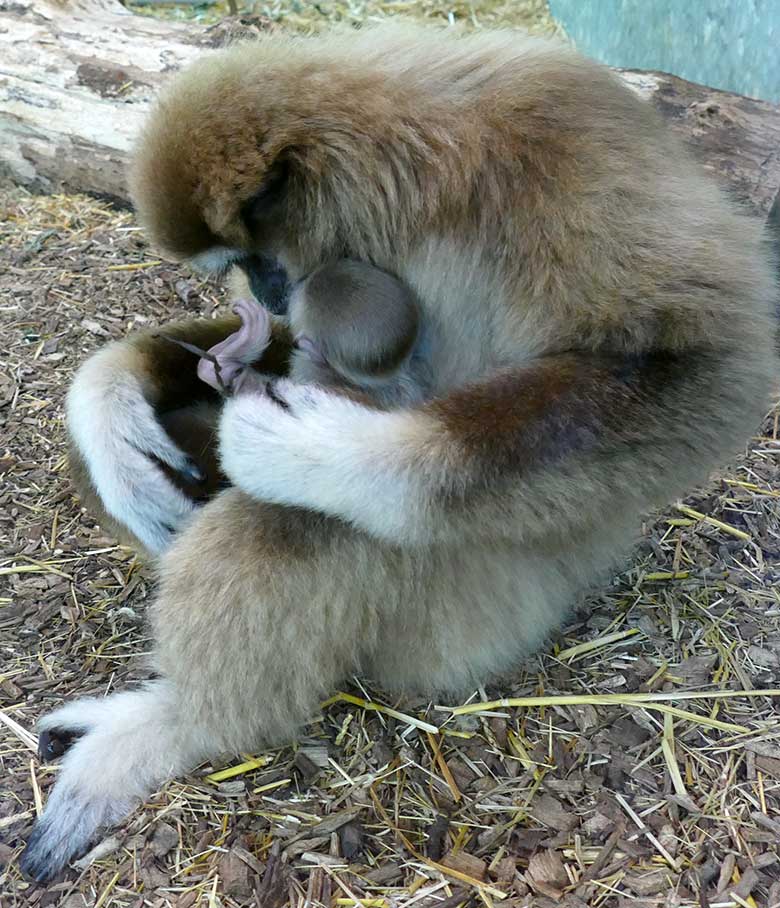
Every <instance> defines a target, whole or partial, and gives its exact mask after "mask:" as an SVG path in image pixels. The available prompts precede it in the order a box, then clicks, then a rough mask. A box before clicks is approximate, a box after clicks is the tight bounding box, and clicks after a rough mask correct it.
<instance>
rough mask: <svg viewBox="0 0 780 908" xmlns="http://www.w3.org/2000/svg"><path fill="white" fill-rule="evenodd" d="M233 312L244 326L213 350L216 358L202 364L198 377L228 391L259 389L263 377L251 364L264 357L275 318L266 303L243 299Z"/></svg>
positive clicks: (212, 354) (211, 353) (202, 361)
mask: <svg viewBox="0 0 780 908" xmlns="http://www.w3.org/2000/svg"><path fill="white" fill-rule="evenodd" d="M233 311H234V312H235V313H236V315H238V316H239V317H240V318H241V327H240V328H239V329H238V331H236V332H234V333H233V334H231V335H230V337H226V338H225V340H223V341H221V342H220V343H218V344H215V346H213V347H212V348H211V349H210V350H209V354H210V355H211V356H212V357H214V359H213V360H212V359H205V358H203V359H201V360H200V362H199V363H198V377H199V378H200V379H201V380H202V381H204V382H206V384H208V385H211V387H212V388H214V389H216V390H217V391H221V392H222V393H224V394H235V393H237V392H238V391H252V390H257V388H258V382H260V381H261V379H260V376H259V375H258V374H257V373H256V372H255V371H254V369H252V368H251V363H254V362H257V361H258V360H259V359H260V357H261V356H262V355H263V352H264V351H265V349H266V347H267V346H268V344H269V343H270V340H271V317H270V315H269V314H268V312H267V311H266V310H265V309H264V308H263V307H262V306H260V305H259V304H258V303H255V302H254V301H253V300H248V299H241V300H238V301H237V302H236V304H235V305H234V306H233ZM215 361H216V362H215ZM217 367H218V368H217Z"/></svg>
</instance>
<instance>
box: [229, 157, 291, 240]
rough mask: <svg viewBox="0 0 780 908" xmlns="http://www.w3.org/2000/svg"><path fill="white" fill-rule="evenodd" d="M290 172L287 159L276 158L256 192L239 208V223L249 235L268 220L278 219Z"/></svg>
mask: <svg viewBox="0 0 780 908" xmlns="http://www.w3.org/2000/svg"><path fill="white" fill-rule="evenodd" d="M290 171H291V166H290V161H289V158H287V157H286V156H280V157H278V158H277V159H276V161H275V162H274V163H273V164H272V165H271V167H270V168H269V170H268V173H267V174H266V176H265V178H264V179H263V182H262V184H261V185H260V188H259V189H258V190H257V192H255V193H254V195H252V196H250V197H249V198H248V199H247V200H246V202H244V204H243V205H242V206H241V221H242V222H243V224H244V227H246V229H247V230H248V231H249V233H250V235H253V234H254V233H255V232H256V231H257V229H258V228H259V227H261V226H262V225H263V224H265V223H267V222H268V221H269V220H272V219H275V218H277V217H278V215H279V213H280V210H281V207H282V205H283V204H284V201H285V197H286V195H287V185H288V182H289V177H290Z"/></svg>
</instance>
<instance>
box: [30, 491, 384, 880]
mask: <svg viewBox="0 0 780 908" xmlns="http://www.w3.org/2000/svg"><path fill="white" fill-rule="evenodd" d="M387 559H392V555H391V554H387V555H386V556H383V553H382V551H381V550H379V547H377V546H376V545H375V544H374V545H371V546H368V545H366V544H365V543H364V542H363V541H362V537H360V536H359V535H358V534H356V533H354V532H353V531H351V530H349V529H348V528H346V527H344V526H343V525H341V524H339V523H338V522H337V521H331V520H330V519H328V518H320V517H318V516H316V515H312V514H310V513H307V512H304V511H296V510H293V509H285V508H280V507H278V506H275V505H271V506H265V505H263V504H260V503H257V502H253V501H252V500H251V499H250V498H248V497H247V496H245V495H244V493H242V492H239V491H238V490H235V489H230V490H227V491H225V492H223V493H222V494H220V495H219V496H218V497H217V498H216V499H214V500H213V501H212V502H210V503H209V504H207V505H206V506H205V507H204V508H203V509H202V511H200V513H199V514H198V515H197V516H196V518H195V520H194V522H193V523H192V524H191V525H190V527H189V528H188V529H187V530H186V531H185V532H184V533H183V534H182V535H181V537H180V538H179V539H177V541H176V542H175V544H174V546H173V547H172V548H171V549H170V551H169V552H168V553H167V554H166V555H165V557H164V558H163V559H162V563H161V565H160V570H161V590H160V595H159V598H158V601H157V602H156V604H155V605H154V606H153V609H152V620H153V626H154V631H155V637H156V662H157V667H158V669H159V671H160V673H161V675H162V678H161V679H160V680H156V681H153V682H151V683H150V684H148V685H147V686H145V687H142V688H140V689H137V690H132V691H126V692H123V693H119V694H115V695H112V696H110V697H107V698H105V699H87V700H79V701H77V702H75V703H72V704H68V705H66V706H64V707H63V708H61V709H59V710H57V711H56V712H54V713H53V714H52V715H50V716H48V717H46V718H45V719H44V720H43V722H42V723H41V726H40V727H41V730H42V731H43V732H45V733H47V734H48V735H50V736H51V737H53V738H56V739H59V740H63V741H66V742H67V741H68V740H74V739H75V742H74V743H72V745H71V747H70V749H69V750H68V751H67V753H66V755H65V757H64V760H63V764H62V769H61V772H60V776H59V778H58V780H57V783H56V785H55V786H54V790H53V792H52V793H51V795H50V797H49V800H48V803H47V805H46V809H45V811H44V813H43V815H42V817H41V818H40V819H39V820H38V821H37V822H36V824H35V827H34V829H33V833H32V835H31V838H30V841H29V843H28V846H27V850H26V851H25V854H24V856H23V859H22V868H23V870H24V871H25V872H26V873H28V874H29V875H30V876H32V877H34V878H36V879H38V880H45V879H49V878H50V877H51V876H53V875H54V874H55V873H57V872H58V871H59V870H60V869H61V868H62V867H63V866H64V865H65V864H66V863H67V862H68V861H69V860H71V859H72V858H73V857H74V856H76V855H77V854H79V853H80V852H82V851H84V850H85V849H86V848H87V846H88V845H89V844H90V842H91V841H92V840H93V839H94V837H95V835H96V833H97V832H98V831H99V829H100V828H101V827H105V826H108V825H111V824H114V823H116V822H118V821H119V820H121V819H122V818H123V817H124V816H125V815H126V814H127V813H129V812H130V811H131V810H132V809H133V807H134V806H136V805H137V804H138V803H140V802H141V801H143V799H144V798H146V797H148V795H149V794H151V793H152V792H153V791H154V790H155V789H156V788H157V787H158V786H160V785H161V784H162V783H163V782H165V781H166V780H167V779H169V778H171V777H172V776H174V775H177V774H180V773H182V772H184V771H186V770H188V769H191V768H193V767H194V766H196V765H197V764H198V763H199V762H201V761H203V760H205V759H208V758H213V757H215V756H217V755H219V754H220V753H224V752H226V751H227V752H240V751H245V750H251V749H256V748H259V747H262V746H264V745H267V744H269V743H272V742H274V743H275V742H284V741H289V740H290V739H291V738H292V736H293V735H294V733H295V731H296V730H297V729H298V728H299V727H300V725H301V724H302V723H304V722H305V721H306V720H308V719H310V718H313V717H314V716H316V714H317V710H318V705H319V702H320V700H321V698H322V696H323V694H324V693H325V692H329V691H331V690H332V689H333V687H334V686H335V684H336V682H337V681H338V680H340V679H341V678H343V677H344V676H345V675H347V674H348V673H350V672H352V671H354V670H355V669H357V668H358V666H359V663H360V654H359V652H358V650H357V642H356V641H358V640H360V645H361V647H362V646H364V645H366V644H367V643H368V644H370V642H371V639H372V632H371V627H372V626H374V625H375V624H376V622H375V620H373V613H372V612H371V608H370V605H369V607H365V603H364V596H363V590H362V589H361V584H364V585H365V586H366V589H368V588H369V581H371V580H372V579H374V580H375V579H376V577H377V569H379V571H380V572H381V570H382V565H383V563H384V562H385V561H386V560H387ZM381 586H382V580H381V577H380V580H379V586H378V589H380V590H381ZM374 595H375V596H376V591H375V593H374Z"/></svg>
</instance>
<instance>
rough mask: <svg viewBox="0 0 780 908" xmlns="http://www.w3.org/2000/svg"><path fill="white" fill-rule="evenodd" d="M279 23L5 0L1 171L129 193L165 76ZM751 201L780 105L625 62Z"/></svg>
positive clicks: (109, 5)
mask: <svg viewBox="0 0 780 908" xmlns="http://www.w3.org/2000/svg"><path fill="white" fill-rule="evenodd" d="M268 27H270V23H269V21H268V20H266V19H262V18H261V17H249V18H231V19H226V20H224V22H222V23H220V24H219V25H218V26H213V27H211V28H204V27H203V26H202V25H198V24H196V23H183V22H170V21H165V20H160V19H151V18H147V17H143V16H136V15H134V14H132V13H130V12H128V11H127V10H126V9H125V8H124V7H123V6H122V5H121V4H120V3H119V2H118V0H0V174H3V175H7V176H10V177H11V178H12V179H13V180H14V181H16V182H18V183H21V184H24V185H26V186H29V187H30V188H32V189H34V190H38V191H44V192H55V191H68V192H88V193H92V194H97V195H101V196H107V197H109V198H112V199H114V200H116V201H118V202H123V203H126V202H127V199H128V196H127V188H126V182H125V167H126V164H127V159H128V156H129V152H130V149H131V148H132V143H133V141H134V138H135V136H136V135H137V134H138V131H139V128H140V126H141V123H142V122H143V120H144V117H145V116H146V113H147V111H148V109H149V106H150V104H151V102H152V100H153V98H154V95H155V94H156V92H157V90H158V89H159V87H160V85H162V83H163V82H164V81H165V80H166V79H167V78H168V77H169V76H170V75H171V74H172V73H174V72H176V71H177V70H178V69H180V68H181V67H182V66H185V65H186V64H187V63H189V62H190V61H191V60H193V59H194V58H195V57H196V56H198V55H199V54H200V53H202V52H203V51H204V49H207V48H210V47H217V46H220V45H221V44H224V43H225V42H226V41H229V40H233V39H234V38H235V37H239V36H240V37H245V36H251V35H253V34H258V33H259V32H260V31H263V30H265V29H267V28H268ZM621 75H622V76H623V78H624V79H625V80H626V82H627V83H628V84H629V85H630V86H631V87H632V88H633V89H634V90H636V91H637V92H638V93H639V94H640V95H642V96H643V97H646V98H648V99H649V100H651V101H652V103H654V104H655V105H656V107H657V108H658V109H659V110H660V111H661V113H662V114H663V115H664V117H665V118H666V120H667V121H668V123H669V124H670V126H671V128H672V129H674V130H676V131H677V132H679V133H680V134H681V135H682V136H683V137H684V138H685V139H686V140H688V141H689V142H690V144H691V145H692V147H693V149H694V152H695V153H696V155H697V156H698V158H699V159H700V160H701V161H702V164H703V165H704V166H705V167H707V168H708V169H710V170H712V171H713V172H714V173H716V174H717V175H718V176H719V178H720V179H721V180H722V182H723V183H724V184H725V185H726V186H727V187H728V188H729V189H730V190H731V191H732V192H733V194H734V195H735V196H736V197H737V198H738V199H740V200H741V201H743V202H744V203H746V205H747V206H748V207H749V209H750V210H752V211H754V212H755V213H757V214H759V215H763V216H766V215H767V213H768V211H769V209H770V207H771V205H772V202H773V200H774V198H775V195H776V193H777V190H778V187H780V107H778V106H775V105H772V104H769V103H766V102H762V101H755V100H752V99H749V98H744V97H741V96H739V95H732V94H728V93H727V92H721V91H715V90H713V89H709V88H705V87H702V86H700V85H694V84H693V83H690V82H686V81H684V80H683V79H678V78H676V77H674V76H668V75H665V74H662V73H648V72H637V71H631V70H624V71H621Z"/></svg>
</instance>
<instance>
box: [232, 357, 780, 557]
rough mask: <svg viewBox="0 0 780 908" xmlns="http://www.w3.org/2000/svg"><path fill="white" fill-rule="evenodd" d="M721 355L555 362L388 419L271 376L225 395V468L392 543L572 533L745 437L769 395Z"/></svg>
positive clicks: (691, 478) (691, 471) (692, 473)
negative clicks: (267, 391)
mask: <svg viewBox="0 0 780 908" xmlns="http://www.w3.org/2000/svg"><path fill="white" fill-rule="evenodd" d="M728 359H729V358H728V357H727V356H726V355H723V356H720V355H718V354H716V353H714V352H707V353H705V352H700V353H694V352H689V353H688V354H687V355H686V356H680V357H673V356H667V355H648V356H646V357H644V358H633V359H627V358H618V357H615V358H614V359H613V358H608V357H606V358H605V357H596V356H589V355H586V354H583V355H578V354H576V353H572V354H565V355H554V356H549V357H546V358H542V359H540V360H538V361H536V362H535V363H533V364H531V365H529V366H527V367H524V368H519V369H515V370H511V371H507V372H502V373H500V374H497V375H495V376H494V377H492V378H490V379H488V380H486V381H483V382H481V383H478V384H474V385H472V386H470V387H466V388H464V389H462V390H459V391H456V392H454V393H451V394H450V395H448V396H446V397H443V398H441V399H438V400H434V401H433V402H430V403H427V404H425V405H423V406H421V407H419V408H417V409H413V410H405V411H395V412H381V411H378V410H376V409H372V408H371V407H370V406H366V405H362V404H361V403H358V402H355V401H351V400H348V399H345V398H344V397H342V396H340V395H339V394H338V393H337V392H336V393H333V392H330V391H326V390H324V389H320V388H316V387H312V386H300V385H299V386H296V385H294V384H292V383H290V382H288V381H285V380H281V381H278V382H275V383H274V388H273V395H272V396H262V397H261V396H258V395H253V396H250V397H246V398H239V399H235V400H231V401H229V402H228V404H227V405H226V407H225V409H224V411H223V415H222V422H221V429H220V452H221V462H222V468H223V469H224V470H225V472H226V474H227V475H228V476H229V478H230V479H231V481H232V482H233V483H234V484H235V485H237V486H238V487H240V488H242V489H243V490H244V491H246V492H247V493H249V494H250V495H252V496H254V497H256V498H258V499H261V500H263V501H271V502H278V503H285V504H290V505H297V506H301V507H305V508H309V509H313V510H317V511H321V512H324V513H327V514H329V515H332V516H336V517H340V518H342V519H344V520H346V521H349V522H351V523H352V524H353V525H356V526H357V527H360V528H362V529H363V530H365V531H367V532H369V533H371V534H374V535H376V536H378V537H380V538H383V539H385V540H388V541H391V542H395V543H401V544H404V543H405V544H409V543H412V544H414V543H420V544H424V543H428V542H438V541H445V540H447V539H458V538H459V539H466V538H469V537H473V536H480V535H481V536H484V534H485V533H490V534H492V535H493V536H494V537H495V536H498V537H502V536H507V537H511V538H514V539H518V538H520V539H523V540H524V541H525V542H529V541H533V540H534V539H541V538H548V539H549V538H551V537H553V536H557V537H559V538H560V537H561V536H562V535H563V534H569V536H570V534H571V533H572V531H575V532H576V531H577V530H582V529H584V528H587V527H590V526H595V525H596V524H597V523H598V522H599V521H600V520H602V519H603V514H604V509H605V508H608V509H609V510H610V513H613V511H614V509H615V508H618V509H625V510H626V511H629V510H630V512H631V513H630V514H628V516H629V518H630V517H632V516H635V515H636V512H637V511H642V510H646V509H648V508H649V507H652V506H653V505H654V504H655V503H656V502H658V503H660V502H661V501H663V500H668V499H669V498H670V497H672V496H673V495H675V494H680V493H681V492H682V491H683V490H684V489H685V487H686V485H690V484H692V483H693V482H696V481H699V480H701V479H702V478H703V477H702V476H701V475H700V468H699V467H698V466H697V465H699V464H701V463H709V462H711V455H712V453H713V452H716V453H717V454H718V455H719V456H720V455H721V454H722V453H723V452H722V451H721V448H722V447H723V444H722V443H721V442H720V438H721V436H722V437H725V438H734V437H740V435H742V437H747V435H748V434H749V432H750V431H751V429H752V428H754V425H755V424H756V423H757V422H758V420H759V419H760V417H761V412H762V407H764V405H765V399H766V389H765V386H762V385H761V383H760V379H756V380H755V381H754V382H753V383H751V382H750V381H749V380H748V379H744V380H742V379H739V380H734V378H735V377H736V375H737V373H738V372H739V370H740V366H739V362H738V361H736V357H735V358H734V359H733V360H732V361H731V362H729V361H728ZM729 375H731V379H732V380H729ZM274 398H276V399H279V400H281V401H282V402H283V406H280V405H279V403H278V402H277V400H275V399H274ZM735 426H736V429H735ZM727 453H731V452H730V451H728V450H727ZM618 513H619V512H618Z"/></svg>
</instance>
